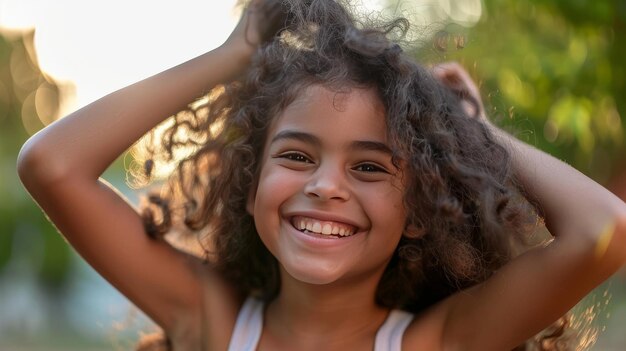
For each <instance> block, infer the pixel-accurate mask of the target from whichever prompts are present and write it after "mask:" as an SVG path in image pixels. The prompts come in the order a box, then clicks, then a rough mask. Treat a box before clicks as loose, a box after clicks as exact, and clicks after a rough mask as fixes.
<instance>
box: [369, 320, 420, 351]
mask: <svg viewBox="0 0 626 351" xmlns="http://www.w3.org/2000/svg"><path fill="white" fill-rule="evenodd" d="M412 320H413V314H412V313H409V312H406V311H401V310H391V312H389V316H388V317H387V320H385V323H383V325H382V326H380V328H379V329H378V332H377V333H376V340H375V341H374V351H401V349H402V336H403V335H404V330H405V329H406V328H407V327H408V326H409V324H411V321H412Z"/></svg>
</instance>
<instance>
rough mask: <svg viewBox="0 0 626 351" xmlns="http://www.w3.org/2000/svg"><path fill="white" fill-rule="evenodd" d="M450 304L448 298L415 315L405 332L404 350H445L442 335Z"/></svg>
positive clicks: (403, 339)
mask: <svg viewBox="0 0 626 351" xmlns="http://www.w3.org/2000/svg"><path fill="white" fill-rule="evenodd" d="M450 304H451V298H450V297H448V298H447V299H445V300H443V301H441V302H438V303H437V304H435V305H433V306H431V307H429V308H428V309H426V310H425V311H423V312H421V313H419V314H417V315H415V318H414V319H413V321H412V322H411V324H410V325H409V326H408V328H407V329H406V331H405V332H404V337H403V338H402V350H443V342H442V335H443V330H444V327H445V322H446V318H447V316H448V312H449V309H450Z"/></svg>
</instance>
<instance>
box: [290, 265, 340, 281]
mask: <svg viewBox="0 0 626 351" xmlns="http://www.w3.org/2000/svg"><path fill="white" fill-rule="evenodd" d="M282 266H283V269H284V270H285V272H286V273H287V274H288V275H289V276H291V278H293V279H295V280H297V281H299V282H302V283H307V284H312V285H326V284H331V283H334V282H336V281H337V280H338V279H340V278H341V276H342V274H340V272H338V269H337V268H338V267H324V265H315V264H307V263H305V262H300V264H297V265H290V264H286V265H285V264H283V265H282Z"/></svg>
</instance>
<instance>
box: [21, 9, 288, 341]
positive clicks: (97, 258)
mask: <svg viewBox="0 0 626 351" xmlns="http://www.w3.org/2000/svg"><path fill="white" fill-rule="evenodd" d="M277 3H279V1H278V0H260V1H253V4H252V5H250V7H249V9H248V10H246V11H245V12H244V15H243V16H242V18H241V20H240V22H239V24H238V25H237V27H236V28H235V30H234V31H233V33H232V34H231V36H230V37H229V38H228V40H227V41H226V42H225V43H224V44H223V45H222V46H220V47H218V48H217V49H215V50H213V51H210V52H208V53H206V54H203V55H201V56H199V57H197V58H194V59H192V60H190V61H188V62H186V63H183V64H181V65H179V66H176V67H174V68H171V69H169V70H167V71H164V72H162V73H159V74H157V75H155V76H152V77H150V78H147V79H145V80H143V81H140V82H138V83H135V84H133V85H130V86H128V87H126V88H123V89H121V90H119V91H116V92H114V93H112V94H109V95H107V96H105V97H103V98H101V99H100V100H98V101H96V102H94V103H92V104H90V105H88V106H86V107H84V108H82V109H80V110H78V111H76V112H74V113H72V114H70V115H68V116H66V117H65V118H62V119H60V120H58V121H56V122H54V123H52V124H50V125H49V126H48V127H46V128H44V129H43V130H41V131H40V132H38V133H37V134H35V135H34V136H32V137H31V138H30V139H29V140H28V141H27V142H26V143H25V144H24V146H23V147H22V149H21V151H20V154H19V156H18V173H19V176H20V179H21V180H22V182H23V184H24V186H25V187H26V189H27V190H28V191H29V193H30V194H31V196H32V197H33V198H34V199H35V200H36V202H37V203H38V205H39V206H40V207H41V208H42V209H43V211H45V213H46V214H47V216H48V217H49V219H50V220H51V221H52V222H53V223H54V225H55V226H56V227H57V229H58V230H59V231H60V232H61V233H63V235H64V236H65V238H66V239H67V240H68V241H69V242H70V243H71V244H72V246H73V247H74V248H75V249H76V250H77V251H78V252H79V253H80V254H81V256H82V257H83V258H84V259H85V260H87V261H88V262H89V263H90V264H91V265H92V266H93V267H94V268H95V269H96V270H97V271H98V272H99V273H100V274H101V275H102V276H104V277H105V278H106V279H107V280H108V281H109V282H110V283H111V284H113V285H114V286H115V287H116V288H117V289H119V290H120V291H121V292H122V293H123V294H124V295H126V296H127V297H128V298H129V299H130V300H131V301H133V302H134V303H135V304H136V305H137V306H138V307H139V308H141V309H142V310H143V311H144V312H146V314H147V315H149V316H150V317H151V318H152V319H153V320H154V321H155V322H157V323H158V324H159V325H160V326H161V327H163V329H165V330H166V331H168V330H171V328H172V326H173V325H174V324H175V319H176V316H177V315H178V314H179V313H181V312H184V311H193V310H197V306H199V305H200V302H201V288H200V284H201V283H200V282H199V280H198V279H197V278H196V276H195V275H194V274H193V272H192V270H190V269H189V260H190V257H189V256H188V255H185V254H183V253H182V252H180V251H178V250H176V249H174V248H172V247H171V246H170V245H168V244H167V243H166V242H164V241H162V240H150V239H149V238H148V236H147V235H146V234H145V233H144V228H143V225H142V220H141V217H140V216H139V215H138V213H137V212H136V211H135V209H133V208H132V207H131V206H130V205H129V204H128V203H127V201H125V199H124V198H123V197H122V196H121V195H120V194H119V193H118V192H116V190H115V189H114V188H113V187H111V186H110V185H108V184H107V183H105V182H104V181H103V180H101V179H99V176H100V175H101V174H102V173H103V172H104V171H105V169H106V168H107V167H108V166H109V165H110V164H111V163H112V162H113V161H114V160H115V159H116V158H117V157H118V156H119V155H120V154H122V153H123V152H124V151H125V150H127V149H128V148H129V147H130V146H131V145H132V144H133V143H135V142H136V141H137V140H138V139H139V138H140V137H141V136H142V135H144V134H145V133H146V132H148V131H149V130H150V129H152V128H153V127H155V126H156V125H158V124H159V123H160V122H162V121H163V120H164V119H166V118H167V117H169V116H171V115H173V114H175V113H176V112H178V111H180V110H181V109H183V108H185V107H186V105H187V104H189V103H190V102H191V101H193V100H194V99H195V98H198V97H200V96H201V95H202V94H203V93H205V92H207V91H208V90H209V89H210V88H212V87H214V86H216V85H218V84H220V83H226V82H228V81H231V80H233V79H234V78H236V77H238V76H240V75H241V74H242V73H243V72H244V71H245V69H246V68H247V65H248V63H249V61H250V57H251V55H252V53H253V52H254V51H255V50H256V48H257V47H258V44H259V43H261V42H262V41H263V40H265V39H268V38H269V37H270V36H272V35H273V33H271V34H269V33H268V32H267V31H268V30H273V29H274V28H276V23H277V21H279V20H280V18H279V17H278V16H276V14H280V12H279V11H280V9H279V8H278V7H277V6H278V5H277ZM252 8H255V9H260V11H252V10H251V9H252ZM272 16H274V17H272ZM268 17H269V18H273V19H274V23H270V22H271V21H268V19H267V18H268ZM263 33H268V35H265V34H263ZM216 288H218V287H216ZM217 290H220V289H219V288H218V289H217ZM225 302H226V301H225Z"/></svg>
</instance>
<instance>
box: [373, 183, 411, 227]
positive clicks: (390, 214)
mask: <svg viewBox="0 0 626 351" xmlns="http://www.w3.org/2000/svg"><path fill="white" fill-rule="evenodd" d="M366 194H367V195H366V196H367V197H366V198H364V199H363V201H362V204H363V206H364V207H365V208H366V212H367V213H368V216H369V217H370V220H371V221H372V226H377V227H379V228H380V227H384V228H387V229H388V231H389V232H390V233H393V234H397V233H402V231H403V230H404V226H405V224H406V217H407V212H406V208H405V206H404V193H403V190H402V189H400V188H397V187H393V186H389V185H386V186H381V187H380V189H377V190H372V191H368V192H366Z"/></svg>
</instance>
